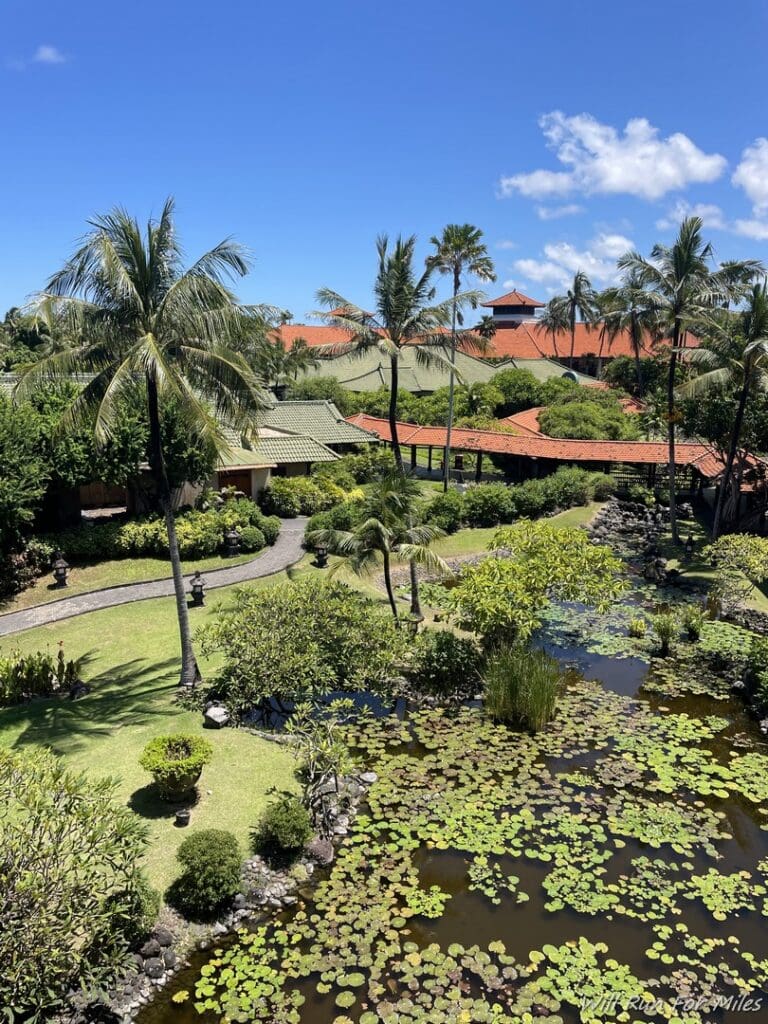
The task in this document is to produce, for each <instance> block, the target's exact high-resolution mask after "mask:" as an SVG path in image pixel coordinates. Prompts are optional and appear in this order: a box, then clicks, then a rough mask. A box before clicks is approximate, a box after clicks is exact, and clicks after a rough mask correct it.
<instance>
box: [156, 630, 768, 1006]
mask: <svg viewBox="0 0 768 1024" xmlns="http://www.w3.org/2000/svg"><path fill="white" fill-rule="evenodd" d="M545 639H546V638H545ZM556 640H557V641H559V644H558V643H556V642H555V641H556ZM563 640H564V637H563V634H562V630H561V631H560V632H559V633H558V630H557V628H553V629H552V630H551V631H550V634H549V643H548V646H549V647H550V650H553V651H554V652H555V653H558V654H559V655H560V656H561V657H562V658H563V659H564V660H565V661H568V662H576V663H577V664H578V668H579V671H578V672H572V673H571V677H570V679H569V683H568V686H567V690H566V692H565V694H564V696H563V698H562V700H561V702H560V705H559V709H558V713H557V716H556V718H555V720H554V721H553V722H552V723H551V724H550V725H549V726H548V727H547V728H546V729H545V730H544V731H542V732H541V733H539V734H538V735H537V736H535V737H530V736H527V735H521V734H520V733H517V732H514V731H511V730H509V729H507V728H506V727H504V726H499V725H494V724H493V723H490V722H488V721H486V720H485V719H484V717H483V715H482V712H481V710H480V709H478V708H476V707H465V708H461V709H460V710H457V711H454V712H448V711H440V710H412V711H411V712H410V714H409V715H408V716H407V717H406V718H405V719H402V718H398V717H397V716H392V717H390V718H384V719H377V720H374V721H373V722H370V723H368V724H366V725H364V726H360V727H358V728H357V730H356V732H355V735H354V737H353V738H354V742H355V744H356V746H357V747H358V748H359V749H360V751H361V752H362V754H363V757H364V760H365V762H366V766H367V767H371V768H373V769H374V770H375V771H377V772H378V775H379V780H378V782H376V783H375V784H374V785H373V787H372V788H371V790H370V792H369V803H368V805H367V807H366V808H365V809H364V811H363V813H361V814H360V815H358V817H357V819H356V821H355V822H354V825H353V826H352V828H351V830H350V834H349V836H348V838H347V840H346V841H345V843H344V845H343V846H342V847H341V848H340V850H339V852H338V855H337V859H336V861H335V863H334V864H333V866H332V867H331V868H330V869H329V871H328V872H327V873H326V874H325V875H324V876H321V881H320V882H319V884H318V885H317V886H316V888H315V889H314V891H313V892H312V893H311V894H310V895H308V896H307V898H305V900H304V901H303V903H301V904H300V905H299V907H298V909H295V911H294V912H293V913H292V914H290V916H286V917H283V918H281V919H280V920H278V921H276V922H273V923H268V924H266V925H262V926H260V927H258V928H256V929H255V930H254V931H253V932H252V933H250V934H248V935H246V936H244V937H243V938H242V939H240V940H239V941H235V942H234V943H232V942H230V943H229V945H227V946H225V947H224V951H223V952H222V953H221V954H220V955H219V954H216V953H214V954H213V955H212V954H211V953H210V951H209V952H208V953H207V954H201V955H200V958H199V960H198V962H196V963H195V964H194V966H193V969H191V970H190V971H187V972H185V974H182V975H180V976H179V977H178V978H177V979H176V981H175V983H174V989H172V990H169V991H168V992H164V993H163V994H162V995H161V997H160V999H159V1000H158V1001H157V1002H155V1003H154V1004H153V1005H152V1006H151V1007H149V1008H148V1009H147V1010H146V1011H144V1013H143V1015H142V1016H141V1017H140V1018H139V1020H140V1022H141V1024H166V1022H168V1024H173V1022H176V1024H192V1022H198V1024H200V1022H202V1021H205V1022H208V1021H217V1020H219V1019H221V1016H222V1014H223V1013H224V1012H225V1011H227V1012H228V1019H231V1020H248V1021H252V1020H265V1021H266V1020H269V1021H274V1022H297V1024H298V1022H301V1024H350V1022H359V1024H375V1022H377V1021H385V1022H386V1021H390V1022H392V1024H395V1022H397V1024H402V1022H412V1021H413V1022H416V1021H426V1022H433V1024H440V1022H456V1024H475V1022H482V1021H494V1022H518V1024H530V1022H531V1021H535V1020H537V1019H539V1018H541V1019H542V1020H543V1019H546V1020H548V1021H549V1022H550V1024H557V1022H559V1021H567V1022H571V1021H579V1020H584V1021H593V1020H599V1021H605V1022H608V1021H622V1020H626V1021H643V1022H652V1021H665V1020H667V1021H680V1022H683V1024H698V1022H710V1021H723V1022H726V1024H733V1022H735V1021H737V1020H740V1021H744V1020H755V1021H756V1022H757V1021H758V1020H765V1019H768V994H766V988H767V987H768V943H767V942H766V915H767V914H768V902H767V901H768V831H766V829H768V748H766V746H765V744H764V743H763V741H762V738H761V737H760V735H759V732H758V731H757V730H756V728H755V727H754V726H753V724H752V723H750V722H749V721H748V719H747V718H746V716H745V715H744V714H743V711H742V709H741V705H740V704H739V703H738V702H737V701H733V700H730V699H718V700H714V699H711V698H709V697H706V696H703V695H701V694H696V692H695V691H696V689H697V687H696V686H695V685H693V686H692V687H691V689H692V690H693V691H694V694H695V695H691V694H688V695H685V696H677V695H675V696H673V697H672V698H670V697H668V696H667V697H665V696H664V695H662V694H659V693H650V694H646V692H645V691H644V690H643V689H642V685H643V683H644V681H645V678H646V673H647V664H646V663H645V662H644V661H643V660H642V658H641V657H639V656H625V657H619V656H618V655H616V654H614V655H608V654H605V653H601V650H603V649H604V648H601V647H600V645H597V647H598V649H597V650H595V649H594V648H595V646H596V645H594V644H582V645H581V646H578V645H576V644H573V643H572V644H570V645H568V646H563ZM590 648H591V649H590ZM621 653H623V654H624V655H631V652H629V651H624V652H621ZM719 696H720V697H721V698H723V697H724V695H723V694H722V693H720V694H719ZM201 972H202V981H201V985H200V987H199V988H198V993H197V1001H198V1002H199V1003H200V1004H201V1009H202V1008H203V1006H204V1005H205V1004H206V1003H207V1004H208V1006H209V1007H210V1009H208V1010H207V1011H205V1012H204V1013H203V1014H202V1016H201V1014H200V1013H199V1012H198V1011H197V1010H195V1008H194V1006H193V1004H194V1002H195V981H196V980H198V979H199V978H200V975H201ZM184 989H188V990H189V999H188V1001H186V1002H183V1003H181V1004H174V1003H173V1002H172V1001H171V995H172V993H173V992H174V991H175V992H177V993H178V992H179V990H184ZM177 998H178V996H177ZM747 1010H755V1011H756V1012H754V1013H751V1014H750V1015H749V1016H745V1015H744V1012H745V1011H747Z"/></svg>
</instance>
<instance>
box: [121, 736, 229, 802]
mask: <svg viewBox="0 0 768 1024" xmlns="http://www.w3.org/2000/svg"><path fill="white" fill-rule="evenodd" d="M212 757H213V747H212V746H211V744H210V743H209V742H208V740H205V739H203V738H202V736H193V735H191V734H190V733H174V734H173V735H170V736H156V737H155V738H154V739H153V740H150V741H149V743H148V744H147V745H146V747H144V751H143V753H142V755H141V757H140V758H139V764H140V765H141V767H142V768H143V769H144V770H145V771H148V772H149V773H150V774H151V775H152V778H153V779H154V780H155V785H156V786H157V787H158V789H159V791H160V795H161V796H162V798H163V799H164V800H179V799H182V798H183V797H184V796H186V795H187V794H188V793H189V792H190V791H191V790H192V789H194V786H195V783H196V782H197V780H198V779H199V778H200V775H201V774H202V771H203V768H204V766H205V765H206V764H208V762H209V761H210V760H211V758H212Z"/></svg>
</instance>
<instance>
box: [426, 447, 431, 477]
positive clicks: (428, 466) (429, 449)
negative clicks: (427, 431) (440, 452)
mask: <svg viewBox="0 0 768 1024" xmlns="http://www.w3.org/2000/svg"><path fill="white" fill-rule="evenodd" d="M427 469H428V470H429V472H430V473H431V472H432V445H430V446H429V448H427Z"/></svg>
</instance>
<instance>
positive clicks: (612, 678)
mask: <svg viewBox="0 0 768 1024" xmlns="http://www.w3.org/2000/svg"><path fill="white" fill-rule="evenodd" d="M547 646H548V649H549V650H550V651H551V652H552V653H554V654H556V655H557V656H558V657H559V658H560V659H561V660H562V661H563V662H564V663H565V664H569V665H575V666H577V667H578V670H579V672H581V673H582V674H583V675H584V676H585V677H586V678H590V679H596V680H599V681H600V682H601V683H602V684H603V686H604V687H605V688H606V689H609V690H612V691H614V692H616V693H618V694H621V695H623V696H630V697H636V698H638V699H639V700H645V698H644V696H643V693H642V683H643V679H644V677H645V673H646V671H647V665H646V664H645V663H644V662H642V661H641V660H639V659H636V658H625V659H617V658H611V657H607V656H604V655H599V654H592V653H589V652H587V651H585V650H584V649H583V648H580V647H576V646H574V647H562V646H557V645H554V644H551V643H550V644H547ZM646 703H648V704H649V705H650V706H651V707H652V708H653V709H654V710H656V711H657V712H658V713H659V714H664V713H666V712H667V711H671V712H675V713H680V712H684V713H685V714H686V715H688V716H691V717H694V718H697V717H698V718H700V717H705V716H707V715H713V714H714V715H719V716H723V717H725V718H727V719H728V720H729V727H728V729H727V730H725V731H723V732H721V733H719V734H717V735H716V736H715V737H714V738H712V739H707V740H706V741H705V743H704V744H702V746H704V745H706V747H707V748H708V749H709V750H711V751H712V753H713V754H714V755H715V756H716V757H717V758H718V759H719V760H726V759H727V758H728V756H729V754H730V753H731V752H732V749H733V748H732V744H731V741H732V738H733V737H734V736H735V735H741V734H747V735H749V736H750V737H751V740H752V742H753V743H758V744H762V738H761V737H760V735H759V733H758V731H757V729H756V728H755V725H754V723H752V722H751V721H750V720H749V719H748V717H747V716H746V715H745V713H744V711H743V707H742V705H741V704H740V703H739V702H738V701H726V702H724V701H712V700H710V699H707V698H705V697H687V698H685V699H676V700H662V699H660V698H658V697H656V696H653V697H652V698H651V699H650V700H648V701H646ZM411 749H413V748H411ZM549 761H550V763H549V764H548V765H547V767H548V768H549V769H551V770H565V771H573V770H574V769H575V767H576V766H578V767H579V768H582V769H583V770H584V771H586V772H587V773H588V772H589V769H590V766H591V763H593V761H594V758H593V757H592V755H591V754H590V753H589V752H587V753H585V754H580V755H579V756H578V757H577V758H575V759H572V760H568V761H567V763H566V762H565V761H558V760H557V759H555V758H551V759H549ZM704 802H705V803H707V804H709V805H710V806H712V807H715V806H716V807H717V808H718V809H719V810H720V811H723V812H725V814H726V816H727V821H728V827H729V831H730V833H731V836H732V838H731V839H728V840H726V841H723V842H721V843H718V852H720V853H721V854H722V859H721V860H719V861H718V862H717V864H718V870H719V871H720V872H721V873H726V872H735V871H738V870H741V869H743V868H746V869H748V870H751V871H752V872H753V873H754V869H755V864H756V862H757V861H758V860H759V859H760V858H761V857H765V856H766V855H768V832H766V831H763V830H761V828H760V825H761V823H762V822H763V821H764V819H762V818H761V817H760V816H759V814H758V813H757V811H756V810H755V807H754V806H753V805H752V804H750V803H749V802H748V801H747V800H746V799H745V798H743V797H742V796H740V795H738V794H734V795H732V796H731V797H729V799H727V800H717V799H714V798H712V799H708V800H705V801H704ZM643 855H645V856H649V855H650V856H652V857H663V856H664V854H663V852H660V851H658V850H655V851H654V850H649V849H648V847H646V846H644V845H643V844H641V843H640V842H638V841H636V840H634V839H628V840H627V841H626V845H625V847H624V848H623V849H621V850H619V851H617V853H616V854H615V855H614V856H613V857H612V858H611V861H610V865H609V871H610V875H609V878H608V880H609V881H610V880H611V879H612V878H614V877H615V876H617V875H619V874H621V873H622V872H624V873H626V872H627V871H628V869H629V868H630V861H631V860H632V858H633V857H638V856H643ZM689 859H690V861H691V862H692V864H693V866H694V868H695V869H696V870H697V871H702V870H703V871H704V872H706V870H707V868H708V867H709V866H710V865H711V864H712V861H711V859H710V858H708V857H707V856H706V855H705V854H703V853H696V854H695V855H692V856H691V857H690V858H689ZM468 862H469V858H468V856H467V855H465V854H463V853H461V852H459V851H456V850H445V851H441V850H437V849H432V848H428V847H427V846H426V845H425V846H422V848H420V849H419V850H417V851H415V853H414V864H415V866H416V868H417V870H418V873H419V880H420V883H421V885H422V886H423V887H424V888H429V887H430V886H433V885H437V886H439V888H440V889H441V890H443V891H444V892H446V893H449V894H450V895H451V899H449V900H448V902H447V904H446V906H445V910H444V912H443V913H442V915H441V916H440V917H438V918H436V919H428V918H424V917H416V918H412V919H411V920H410V921H409V927H410V934H409V936H408V938H409V940H411V941H414V942H416V943H417V944H418V945H419V946H420V947H422V948H423V947H424V946H426V945H428V944H429V943H433V942H436V943H439V944H440V946H441V948H443V949H446V948H447V947H448V946H449V945H450V944H451V943H454V942H460V943H462V944H464V945H470V944H473V943H477V944H478V945H479V946H480V947H482V948H486V947H487V946H488V944H489V943H491V942H493V941H495V940H498V939H501V940H503V942H504V943H505V944H506V947H507V950H508V951H509V952H510V953H512V954H514V955H515V956H516V957H517V958H518V959H520V960H523V961H524V960H526V959H527V956H528V953H529V951H530V950H535V949H541V947H542V946H543V945H544V944H546V943H552V944H559V943H562V942H564V941H566V940H568V939H572V938H577V937H578V936H585V937H586V938H588V939H590V940H591V941H593V942H606V943H608V945H609V947H610V953H611V956H614V957H616V959H618V960H619V961H621V962H625V963H627V964H629V965H630V966H631V967H632V969H633V971H634V973H635V974H636V975H637V976H638V977H640V978H647V977H651V976H658V969H657V966H656V965H654V963H653V962H652V961H650V960H648V959H647V958H646V957H645V955H644V951H645V950H646V948H647V947H648V946H649V945H650V944H651V943H652V942H653V941H654V934H653V932H652V930H651V926H650V925H649V924H647V923H641V922H639V921H637V920H635V919H631V918H628V917H624V916H621V915H611V914H602V915H595V916H590V915H586V914H579V913H576V912H574V911H573V910H570V909H568V908H565V909H561V910H558V911H557V912H554V913H553V912H551V911H548V910H547V909H545V902H546V899H547V896H546V893H545V892H544V891H543V889H542V880H543V879H544V877H545V875H546V873H547V871H548V869H549V865H546V864H543V863H540V862H538V861H531V860H528V859H525V858H515V859H514V860H513V859H512V858H509V857H502V858H499V861H498V863H499V864H500V866H501V868H502V871H504V872H505V873H508V874H512V873H514V874H515V875H516V876H518V878H519V880H520V881H519V889H520V890H522V891H523V892H525V893H527V894H528V895H529V896H530V899H529V900H528V902H525V903H521V904H518V903H515V902H514V901H513V900H510V899H506V900H505V899H502V900H501V903H500V904H499V905H494V904H492V903H491V902H490V901H489V900H488V899H487V898H486V897H484V896H483V895H482V894H481V893H479V892H473V891H470V889H469V884H468V876H467V868H468ZM320 877H323V876H322V874H321V875H320ZM309 902H310V910H311V898H310V901H309ZM676 920H682V921H684V922H685V923H686V924H687V925H688V926H689V927H690V929H691V930H692V931H694V932H696V933H697V934H701V935H711V936H713V937H722V938H728V937H729V936H735V937H736V938H738V939H740V940H741V942H742V943H743V944H744V946H745V947H746V948H749V949H751V950H755V951H756V952H757V953H758V954H759V955H765V953H766V938H765V924H764V922H765V918H764V917H762V916H761V915H760V914H759V912H748V913H741V914H740V915H738V916H736V917H730V918H729V919H728V920H727V921H726V922H723V923H719V922H718V921H716V920H713V918H712V916H711V914H710V913H709V912H707V911H706V910H705V908H704V907H703V905H701V904H700V903H698V902H696V901H693V900H692V901H686V905H685V907H684V910H683V913H682V915H681V916H680V917H678V918H677V919H676ZM206 958H207V954H205V953H201V954H199V955H198V956H197V957H196V958H195V961H194V963H193V964H192V966H191V967H190V969H189V970H187V971H185V972H183V973H182V974H180V975H179V976H178V977H177V978H176V979H175V981H174V984H173V987H172V988H170V989H168V990H166V991H165V992H163V993H162V994H161V996H160V998H159V999H158V1000H157V1001H156V1002H155V1003H154V1004H153V1005H152V1006H150V1007H149V1008H147V1009H146V1010H145V1011H144V1012H143V1013H142V1015H141V1016H140V1018H139V1021H140V1022H141V1024H166V1022H168V1024H172V1022H175V1024H193V1022H197V1024H200V1022H201V1021H202V1020H206V1021H208V1020H213V1019H214V1018H210V1017H207V1018H201V1017H200V1016H198V1014H197V1013H196V1012H195V1011H194V1009H193V1008H192V1006H191V1004H189V1003H188V1004H185V1005H183V1006H174V1005H173V1004H172V1003H171V1001H170V996H171V994H172V993H173V991H177V990H179V989H184V988H186V989H189V990H190V991H191V992H193V990H194V982H195V979H196V977H197V976H198V973H199V968H200V966H201V965H202V964H203V963H204V962H205V960H206ZM316 980H317V979H316V978H311V979H307V982H306V983H305V984H304V985H303V986H302V991H303V992H304V994H305V995H306V997H307V1001H306V1003H305V1005H304V1007H303V1009H302V1017H301V1020H302V1024H331V1022H332V1021H333V1020H334V1019H335V1018H336V1017H337V1016H338V1015H339V1013H340V1011H339V1009H338V1007H336V1006H335V1005H334V1002H333V997H332V996H331V995H328V996H321V995H318V994H317V992H316V990H315V983H316ZM764 1005H768V1000H767V1001H766V1003H765V1004H764ZM345 1012H347V1013H348V1015H349V1017H350V1018H351V1019H352V1020H354V1021H356V1020H357V1019H358V1017H359V1009H357V1010H356V1009H355V1008H353V1009H350V1010H349V1011H345ZM561 1013H562V1015H563V1017H564V1019H565V1020H568V1021H572V1020H573V1021H575V1020H576V1019H577V1018H576V1016H569V1015H568V1013H567V1012H564V1011H561ZM763 1014H764V1016H763ZM760 1018H761V1019H764V1020H768V1009H764V1010H763V1011H761V1012H760V1013H756V1014H750V1015H749V1017H748V1018H747V1017H746V1015H737V1014H735V1013H733V1012H726V1011H720V1012H718V1013H717V1014H710V1015H709V1017H708V1019H709V1020H712V1021H722V1022H726V1024H736V1021H737V1020H739V1019H740V1020H745V1019H749V1020H754V1021H755V1024H757V1022H758V1019H760ZM409 1019H410V1018H409Z"/></svg>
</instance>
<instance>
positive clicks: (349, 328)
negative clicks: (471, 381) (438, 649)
mask: <svg viewBox="0 0 768 1024" xmlns="http://www.w3.org/2000/svg"><path fill="white" fill-rule="evenodd" d="M415 247H416V238H415V236H413V235H411V236H410V237H409V238H397V240H396V241H395V244H394V246H393V247H392V248H391V249H390V247H389V240H388V238H387V236H386V235H381V236H380V237H379V238H378V239H377V240H376V253H377V257H378V268H377V273H376V280H375V282H374V286H373V292H374V297H375V300H376V301H375V312H374V313H369V312H367V311H366V310H364V309H362V308H361V307H360V306H357V305H356V304H355V303H353V302H350V300H349V299H345V298H344V296H343V295H340V294H339V293H338V292H335V291H333V290H332V289H330V288H321V289H320V291H318V293H317V300H318V302H320V303H321V305H323V306H325V307H327V309H328V312H327V313H324V314H323V313H321V314H319V315H320V316H323V317H324V319H325V320H326V321H327V322H329V323H331V324H333V325H334V326H336V327H340V328H341V329H342V330H344V331H345V332H347V334H348V335H349V340H348V341H346V342H342V343H340V344H337V345H329V346H323V349H324V351H323V352H321V353H319V354H321V355H322V354H326V353H327V354H333V355H339V354H342V353H347V352H351V353H354V354H355V355H359V356H362V355H364V354H365V353H366V352H369V351H371V349H376V350H378V351H379V352H381V353H382V354H383V355H385V356H386V357H387V358H388V359H389V366H390V380H389V410H388V419H389V429H390V436H391V440H392V450H393V452H394V456H395V465H396V466H397V468H398V470H399V471H400V472H401V473H403V474H404V473H405V467H404V464H403V455H402V451H401V449H400V439H399V437H398V432H397V397H398V394H397V393H398V377H399V373H398V371H399V365H400V356H401V354H402V352H403V349H404V348H405V347H406V346H407V345H413V346H414V351H415V353H416V361H417V363H419V364H420V365H422V366H434V365H436V364H437V365H441V366H444V365H446V364H447V363H449V360H448V359H447V358H446V346H447V345H448V343H449V338H448V337H447V335H446V330H445V328H446V325H447V324H448V323H449V322H450V320H451V316H452V312H453V310H454V308H456V307H458V308H459V309H463V308H465V307H466V306H467V305H476V304H477V302H478V301H479V298H480V293H479V292H474V291H466V292H462V293H460V294H458V295H455V296H453V297H451V298H450V299H447V300H446V301H445V302H439V303H435V302H434V298H435V290H434V288H433V287H432V280H431V279H432V275H433V268H432V267H430V266H427V267H426V268H425V269H424V271H422V273H420V274H419V273H417V271H416V269H415V267H414V249H415ZM450 340H451V341H453V337H451V339H450ZM455 343H456V344H457V345H458V344H466V345H469V346H472V345H476V344H477V338H476V336H474V335H472V334H470V333H468V332H464V331H460V332H457V333H456V337H455ZM411 525H412V524H411ZM410 571H411V612H412V614H413V615H419V614H421V608H420V606H419V581H418V576H417V573H416V566H415V564H414V563H412V564H411V566H410Z"/></svg>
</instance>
